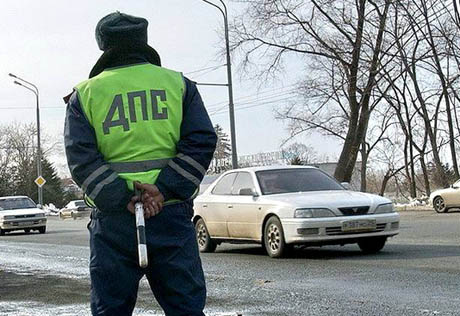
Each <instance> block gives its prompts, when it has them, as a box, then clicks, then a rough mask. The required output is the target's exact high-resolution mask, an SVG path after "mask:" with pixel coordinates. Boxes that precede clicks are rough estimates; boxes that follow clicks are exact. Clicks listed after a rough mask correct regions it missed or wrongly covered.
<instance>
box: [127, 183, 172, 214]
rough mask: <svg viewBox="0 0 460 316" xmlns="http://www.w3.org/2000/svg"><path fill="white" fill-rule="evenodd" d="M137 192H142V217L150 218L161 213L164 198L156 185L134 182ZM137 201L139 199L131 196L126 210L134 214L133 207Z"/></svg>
mask: <svg viewBox="0 0 460 316" xmlns="http://www.w3.org/2000/svg"><path fill="white" fill-rule="evenodd" d="M134 185H135V186H136V188H137V189H138V190H140V191H141V192H142V203H143V204H144V217H145V218H146V219H147V218H150V217H152V216H155V215H157V214H158V213H160V212H161V209H162V208H163V202H164V197H163V194H161V192H160V190H158V188H157V186H156V185H153V184H147V183H139V182H134ZM138 201H139V197H137V196H133V197H132V199H131V202H129V204H128V210H129V211H130V212H131V213H133V214H135V209H134V205H135V204H136V202H138Z"/></svg>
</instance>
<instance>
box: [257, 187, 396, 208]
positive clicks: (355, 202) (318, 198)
mask: <svg viewBox="0 0 460 316" xmlns="http://www.w3.org/2000/svg"><path fill="white" fill-rule="evenodd" d="M264 199H265V200H266V201H269V202H273V203H280V202H281V203H283V204H285V205H291V206H293V207H294V208H300V207H317V208H320V207H325V208H329V209H337V208H339V207H356V206H370V207H371V209H372V208H373V207H374V206H377V205H379V204H384V203H391V200H389V199H387V198H384V197H381V196H379V195H375V194H370V193H362V192H354V191H345V190H344V191H312V192H297V193H285V194H274V195H267V196H264Z"/></svg>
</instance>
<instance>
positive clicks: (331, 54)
mask: <svg viewBox="0 0 460 316" xmlns="http://www.w3.org/2000/svg"><path fill="white" fill-rule="evenodd" d="M238 2H242V3H245V4H246V5H247V9H246V10H245V13H244V15H243V16H242V17H240V18H238V19H236V20H235V21H234V23H233V25H232V39H233V45H232V49H233V50H236V51H238V52H240V53H241V54H242V56H243V66H244V67H245V69H250V68H251V67H252V66H256V68H257V70H258V73H259V74H260V73H262V74H265V75H276V74H277V72H279V71H280V70H282V66H283V58H284V57H285V56H286V55H288V54H291V55H292V54H297V55H298V56H300V60H302V61H303V62H304V65H305V67H304V68H306V69H307V70H308V73H305V74H304V77H305V79H304V80H301V83H300V86H301V87H302V90H301V91H300V92H302V93H303V96H304V100H305V104H302V106H300V107H299V106H298V104H296V105H295V106H289V107H287V109H286V111H284V112H283V113H282V117H283V118H285V119H287V120H289V121H290V122H291V126H290V127H291V133H292V134H293V135H296V134H299V133H302V132H305V131H309V130H312V129H316V130H320V131H322V132H323V133H325V134H327V135H333V136H336V137H339V138H340V139H342V140H343V142H344V145H343V148H342V152H341V154H340V157H339V161H338V166H337V169H336V171H335V177H336V178H337V179H338V180H340V181H350V179H351V175H352V172H353V169H354V167H355V163H356V160H357V156H358V153H359V149H360V146H361V144H362V143H363V140H364V139H365V135H366V132H367V128H368V123H369V120H370V117H371V112H372V108H371V105H372V102H371V96H372V91H373V90H374V89H375V86H376V85H377V83H378V81H379V80H380V76H379V73H380V69H381V68H382V67H383V65H385V64H386V63H387V59H388V58H390V59H391V56H390V57H389V56H388V55H386V54H382V51H385V50H386V49H387V46H388V45H391V43H388V42H386V41H385V40H384V33H385V27H386V23H387V18H388V17H389V14H390V4H391V2H392V1H390V0H378V1H371V0H357V1H352V0H341V1H339V0H310V1H301V0H290V1H287V0H285V1H283V0H246V1H245V0H241V1H238ZM262 62H263V64H262Z"/></svg>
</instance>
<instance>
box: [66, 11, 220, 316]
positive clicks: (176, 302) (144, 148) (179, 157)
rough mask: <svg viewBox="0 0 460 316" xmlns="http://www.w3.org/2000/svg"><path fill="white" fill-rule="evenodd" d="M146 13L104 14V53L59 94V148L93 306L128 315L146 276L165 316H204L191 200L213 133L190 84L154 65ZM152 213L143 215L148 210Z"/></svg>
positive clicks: (99, 32)
mask: <svg viewBox="0 0 460 316" xmlns="http://www.w3.org/2000/svg"><path fill="white" fill-rule="evenodd" d="M147 25H148V22H147V20H145V19H143V18H139V17H134V16H130V15H127V14H123V13H120V12H115V13H112V14H109V15H107V16H106V17H104V18H102V19H101V20H100V21H99V23H98V24H97V27H96V40H97V43H98V45H99V48H100V49H101V50H102V51H103V52H104V53H103V54H102V56H101V57H100V58H99V60H98V61H97V63H96V65H95V66H94V67H93V69H92V71H91V73H90V78H89V79H88V80H86V81H84V82H82V83H80V84H78V85H77V86H76V87H75V88H74V91H73V93H72V94H71V95H70V96H69V97H68V98H67V101H66V102H67V113H66V122H65V149H66V154H67V161H68V164H69V169H70V171H71V173H72V177H73V179H74V180H75V181H76V183H77V184H78V185H79V186H80V187H81V188H82V190H83V191H84V192H85V194H86V196H87V198H88V201H89V203H94V205H95V206H96V207H97V209H96V210H95V211H94V212H93V213H92V214H91V221H90V223H89V224H88V229H89V232H90V249H91V258H90V275H91V311H92V313H93V315H117V316H120V315H131V314H132V312H133V309H134V307H135V304H136V299H137V291H138V285H139V281H140V279H141V278H142V277H143V276H144V275H145V276H146V277H147V280H148V282H149V284H150V287H151V289H152V291H153V294H154V296H155V298H156V299H157V301H158V302H159V304H160V305H161V307H162V308H163V310H164V311H165V313H166V315H174V316H180V315H187V316H193V315H204V314H203V308H204V305H205V298H206V288H205V281H204V275H203V270H202V267H201V261H200V258H199V254H198V248H197V243H196V238H195V232H194V227H193V225H192V222H191V217H192V215H193V208H192V206H193V204H192V199H193V197H194V195H195V194H196V192H197V190H198V187H199V184H200V182H201V180H202V178H203V176H204V174H205V172H206V170H207V168H208V166H209V163H210V161H211V159H212V156H213V152H214V150H215V146H216V141H217V137H216V134H215V132H214V129H213V127H212V124H211V121H210V119H209V117H208V114H207V113H206V110H205V107H204V106H203V103H202V100H201V97H200V95H199V93H198V91H197V89H196V87H195V85H194V84H193V83H192V82H191V81H190V80H188V79H187V78H185V77H183V76H182V74H181V73H179V72H175V71H172V70H169V69H166V68H163V67H161V62H160V57H159V55H158V53H157V52H156V51H155V50H154V49H153V48H151V47H150V46H148V45H147ZM134 181H139V182H140V183H142V184H141V185H139V187H140V188H141V189H144V190H145V191H144V192H145V193H144V200H143V202H144V207H145V209H146V214H145V215H146V218H148V219H147V220H146V227H145V229H146V239H147V249H148V254H149V257H148V260H149V265H148V267H147V268H145V269H143V268H140V267H139V265H138V257H137V239H136V226H135V217H134V216H133V214H132V211H133V203H134V202H135V201H136V199H135V198H133V182H134ZM150 216H151V217H150Z"/></svg>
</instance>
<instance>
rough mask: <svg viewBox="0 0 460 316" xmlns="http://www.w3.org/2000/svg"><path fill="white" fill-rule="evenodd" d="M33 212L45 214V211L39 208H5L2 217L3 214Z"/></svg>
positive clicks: (15, 214)
mask: <svg viewBox="0 0 460 316" xmlns="http://www.w3.org/2000/svg"><path fill="white" fill-rule="evenodd" d="M33 214H43V215H44V214H45V212H44V211H43V210H41V209H39V208H20V209H16V210H3V211H0V217H2V216H11V215H14V216H18V215H33Z"/></svg>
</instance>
